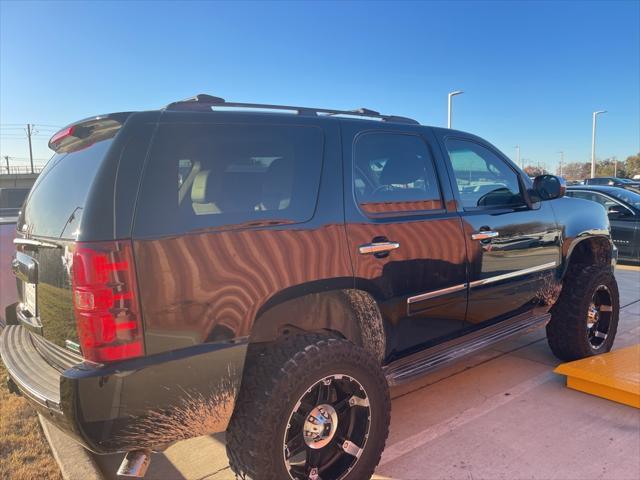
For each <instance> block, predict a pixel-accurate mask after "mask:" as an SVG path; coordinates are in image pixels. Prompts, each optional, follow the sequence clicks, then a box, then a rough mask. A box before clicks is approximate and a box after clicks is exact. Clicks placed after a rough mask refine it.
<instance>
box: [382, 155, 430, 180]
mask: <svg viewBox="0 0 640 480" xmlns="http://www.w3.org/2000/svg"><path fill="white" fill-rule="evenodd" d="M424 177H425V172H424V160H423V159H421V158H418V157H417V156H416V155H401V156H398V155H394V156H391V157H390V158H389V159H388V160H387V162H386V163H385V165H384V168H383V169H382V173H381V174H380V185H406V184H408V183H412V182H415V181H416V180H418V179H420V178H424Z"/></svg>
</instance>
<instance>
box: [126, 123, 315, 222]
mask: <svg viewBox="0 0 640 480" xmlns="http://www.w3.org/2000/svg"><path fill="white" fill-rule="evenodd" d="M322 155H323V135H322V131H321V130H320V129H318V128H316V127H307V126H288V125H247V124H234V125H221V124H165V125H161V126H160V127H159V130H158V133H157V134H156V139H155V142H154V145H153V147H152V153H151V161H150V163H149V165H148V167H147V171H146V172H145V175H144V181H143V187H142V200H141V203H140V207H139V209H138V210H139V211H138V213H137V218H136V231H137V232H138V233H140V234H142V235H151V234H162V233H171V232H184V231H191V230H197V229H200V228H207V227H219V226H227V225H240V226H247V225H248V226H251V225H252V224H263V223H271V224H276V223H300V222H305V221H307V220H309V219H310V218H311V217H312V216H313V213H314V211H315V206H316V199H317V196H318V188H319V183H320V171H321V168H322Z"/></svg>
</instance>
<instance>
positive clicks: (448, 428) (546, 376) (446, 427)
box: [378, 372, 555, 466]
mask: <svg viewBox="0 0 640 480" xmlns="http://www.w3.org/2000/svg"><path fill="white" fill-rule="evenodd" d="M554 377H555V375H554V374H553V372H545V373H543V374H541V375H538V376H537V377H533V378H532V379H530V380H527V381H526V382H522V383H520V384H518V385H516V386H515V387H513V388H510V389H509V390H507V391H505V392H501V393H498V394H496V395H493V396H492V397H489V398H488V399H487V400H486V401H484V402H482V403H481V404H480V405H478V406H477V407H472V408H469V409H467V410H464V411H463V412H461V413H460V414H458V415H455V416H454V417H451V418H449V419H447V420H444V421H442V422H440V423H437V424H435V425H432V426H431V427H429V428H427V429H425V430H423V431H421V432H418V433H416V434H414V435H411V436H410V437H408V438H405V439H404V440H401V441H399V442H397V443H394V444H393V445H390V446H387V447H386V448H385V449H384V452H383V453H382V459H381V460H380V463H379V464H378V466H383V465H385V464H387V463H391V462H393V461H394V460H397V459H398V458H400V457H402V456H403V455H406V454H407V453H410V452H412V451H413V450H416V449H418V448H420V447H423V446H424V445H426V444H427V443H429V442H432V441H433V440H435V439H437V438H438V437H440V436H442V435H445V434H447V433H450V432H452V431H454V430H455V429H456V428H459V427H461V426H463V425H466V424H467V423H469V422H472V421H473V420H476V419H477V418H480V417H482V416H484V415H486V414H488V413H490V412H492V411H493V410H495V409H496V408H499V407H501V406H503V405H505V404H507V403H509V402H511V401H512V400H515V399H516V398H518V397H519V396H521V395H524V394H525V393H527V392H529V391H530V390H533V389H534V388H536V387H538V386H540V385H542V384H543V383H546V382H548V381H549V380H551V379H552V378H554ZM507 393H508V394H509V395H506V394H507Z"/></svg>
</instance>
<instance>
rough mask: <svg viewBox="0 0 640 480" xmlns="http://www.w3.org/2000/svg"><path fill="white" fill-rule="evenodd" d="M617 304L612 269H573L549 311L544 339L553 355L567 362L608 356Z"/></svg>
mask: <svg viewBox="0 0 640 480" xmlns="http://www.w3.org/2000/svg"><path fill="white" fill-rule="evenodd" d="M619 311H620V300H619V296H618V284H617V282H616V279H615V277H614V275H613V272H612V270H611V268H609V267H602V266H597V265H588V266H581V267H574V268H573V269H572V270H571V271H570V272H569V273H567V277H566V278H565V280H564V286H563V288H562V293H561V294H560V298H559V299H558V301H557V302H556V304H555V305H554V306H553V308H552V310H551V321H550V322H549V323H548V325H547V339H548V341H549V346H550V347H551V350H552V351H553V353H554V354H555V355H556V356H557V357H558V358H560V359H561V360H565V361H570V360H577V359H579V358H584V357H589V356H592V355H597V354H599V353H604V352H608V351H609V350H611V347H612V346H613V341H614V339H615V336H616V331H617V329H618V316H619Z"/></svg>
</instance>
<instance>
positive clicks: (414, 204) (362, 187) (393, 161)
mask: <svg viewBox="0 0 640 480" xmlns="http://www.w3.org/2000/svg"><path fill="white" fill-rule="evenodd" d="M353 178H354V190H355V194H356V199H357V201H358V204H359V205H360V208H361V209H362V210H363V211H364V212H366V213H373V214H375V213H393V212H403V211H423V210H435V209H441V208H443V206H442V199H441V195H440V188H439V186H438V181H437V178H436V173H435V169H434V166H433V161H432V159H431V155H430V154H429V150H428V148H427V145H426V144H425V143H424V141H422V139H421V138H420V137H417V136H415V135H401V134H393V133H367V134H364V135H361V136H359V137H358V139H357V140H356V144H355V147H354V172H353Z"/></svg>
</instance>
